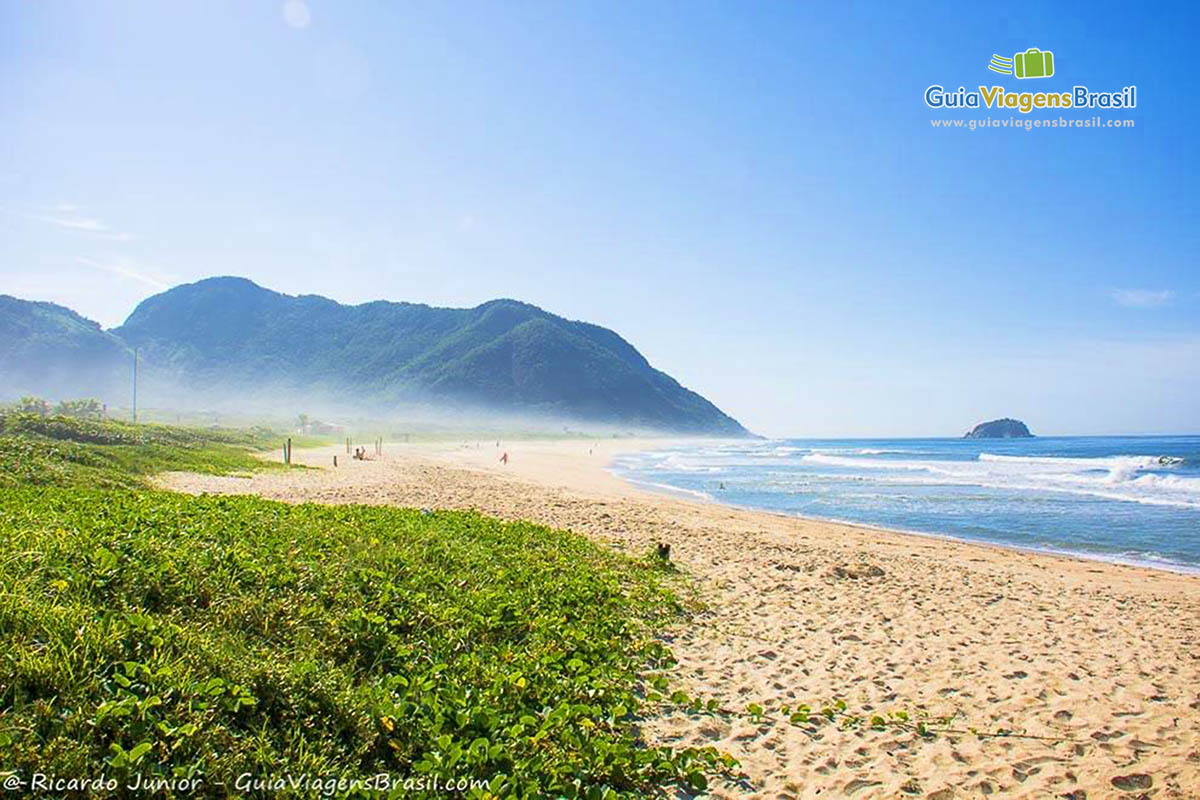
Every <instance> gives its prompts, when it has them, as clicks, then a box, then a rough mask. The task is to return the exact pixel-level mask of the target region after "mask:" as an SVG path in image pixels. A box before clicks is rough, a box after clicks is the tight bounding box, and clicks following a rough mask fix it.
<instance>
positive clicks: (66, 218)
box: [30, 203, 137, 242]
mask: <svg viewBox="0 0 1200 800" xmlns="http://www.w3.org/2000/svg"><path fill="white" fill-rule="evenodd" d="M54 211H55V213H54V214H51V215H46V214H40V215H39V214H33V215H30V218H31V219H36V220H40V221H41V222H49V223H50V224H52V225H57V226H58V227H60V228H66V229H67V230H70V231H79V232H81V233H89V234H94V235H95V236H96V238H98V239H105V240H107V241H110V242H132V241H133V240H134V239H136V238H137V237H136V236H134V235H133V234H132V233H126V232H124V231H114V230H113V229H112V228H110V227H109V226H108V225H106V224H105V223H104V222H102V221H100V220H98V219H96V218H95V217H87V216H83V215H82V214H81V213H79V206H76V205H73V204H71V203H59V204H58V205H57V206H55V208H54Z"/></svg>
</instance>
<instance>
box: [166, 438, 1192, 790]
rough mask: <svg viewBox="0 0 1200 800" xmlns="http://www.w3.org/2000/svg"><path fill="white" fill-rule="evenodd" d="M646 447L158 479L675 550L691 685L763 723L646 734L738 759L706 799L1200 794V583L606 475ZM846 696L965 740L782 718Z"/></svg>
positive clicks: (687, 719)
mask: <svg viewBox="0 0 1200 800" xmlns="http://www.w3.org/2000/svg"><path fill="white" fill-rule="evenodd" d="M654 444H655V442H653V441H629V440H620V441H601V442H598V443H596V442H591V441H518V442H503V443H501V446H500V447H499V448H498V447H497V443H496V442H495V440H491V441H483V442H479V443H476V442H475V441H474V440H472V441H470V442H466V443H464V442H455V443H442V444H403V445H402V444H391V443H389V444H387V445H385V448H384V456H383V457H382V458H379V459H376V460H371V461H354V460H351V459H350V458H349V457H348V456H347V455H346V454H345V451H344V448H342V447H331V448H325V449H317V450H307V451H299V450H297V451H296V452H295V454H294V456H293V460H294V461H295V462H297V463H301V464H304V465H307V466H311V467H315V469H310V470H293V471H289V472H286V473H285V472H270V473H262V474H257V475H254V476H252V477H213V476H199V475H190V474H168V475H164V476H162V477H161V478H160V482H161V484H162V485H164V486H166V487H169V488H172V489H176V490H181V491H187V492H210V493H254V494H259V495H262V496H264V497H268V498H275V499H280V500H286V501H291V502H300V501H314V502H321V503H371V504H390V505H403V506H416V507H440V508H476V509H479V510H480V511H483V512H485V513H488V514H493V515H496V516H500V517H504V518H514V519H515V518H521V519H530V520H534V521H537V522H541V523H544V524H547V525H552V526H556V527H560V528H567V529H570V530H574V531H577V532H579V533H581V534H584V535H587V536H589V537H592V538H594V539H596V540H599V541H603V542H605V543H608V544H610V545H612V546H614V547H618V548H623V549H625V550H626V551H629V552H634V553H644V552H646V551H647V550H649V549H650V548H651V547H653V545H654V543H656V542H660V541H661V542H669V543H670V545H671V554H672V558H673V560H674V561H675V563H676V564H677V565H678V566H679V567H680V569H681V570H683V571H684V572H685V573H687V574H688V575H690V576H691V577H692V578H693V579H694V582H695V585H696V588H697V592H698V596H699V597H698V599H699V600H700V602H701V603H702V604H703V610H702V611H701V612H699V613H698V614H697V615H696V616H695V618H694V619H693V620H692V621H691V622H689V623H688V624H687V625H686V626H681V627H679V628H678V629H675V630H673V631H671V632H670V635H669V638H670V646H671V647H672V649H673V650H674V652H675V655H676V656H677V657H678V659H679V662H680V663H679V666H678V668H677V669H676V681H677V685H678V686H679V687H680V688H682V689H683V690H684V691H686V692H688V693H689V694H693V695H698V696H701V697H704V698H709V697H714V698H717V699H719V700H720V701H721V703H722V704H723V706H726V707H728V708H731V709H745V708H746V706H747V705H748V704H751V703H757V704H760V705H762V706H763V707H764V708H765V709H766V711H767V713H768V714H769V715H771V716H770V718H768V719H765V720H763V721H761V722H755V721H754V720H752V719H751V718H749V717H748V716H734V717H722V716H715V717H714V716H706V715H687V714H682V713H677V714H672V715H670V716H666V717H661V718H656V719H652V720H648V721H647V723H646V725H645V729H644V730H645V734H646V736H647V737H649V738H652V739H654V740H656V741H660V742H663V743H669V744H673V745H679V746H687V745H714V746H716V747H718V748H720V749H722V750H725V751H727V752H729V753H731V754H732V755H733V756H735V757H736V758H737V759H738V760H739V761H740V762H741V765H742V767H741V768H742V770H743V772H744V773H745V777H744V778H743V779H742V780H740V781H737V782H731V783H726V784H722V785H718V786H714V787H713V792H712V794H713V796H717V797H761V798H798V797H855V798H895V797H922V798H930V799H931V800H949V799H950V798H958V797H985V796H992V797H1004V798H1057V797H1062V798H1072V799H1074V800H1082V798H1092V799H1093V800H1094V799H1095V798H1109V797H1129V798H1133V797H1153V798H1197V797H1200V577H1195V576H1190V575H1182V574H1174V573H1169V572H1162V571H1155V570H1150V569H1145V568H1139V567H1130V566H1122V565H1114V564H1107V563H1100V562H1093V561H1085V560H1079V559H1072V558H1067V557H1059V556H1052V555H1045V554H1037V553H1027V552H1020V551H1015V550H1008V549H1004V548H1000V547H991V546H986V545H976V544H966V543H961V542H956V541H950V540H941V539H936V538H931V537H922V536H914V535H909V534H901V533H894V532H890V531H885V530H880V529H874V528H868V527H859V526H850V525H842V524H834V523H828V522H822V521H813V520H805V519H797V518H792V517H787V516H783V515H778V514H770V513H764V512H756V511H747V510H740V509H734V508H729V507H724V506H721V505H718V504H714V503H709V502H703V501H698V500H697V501H692V500H687V499H682V498H677V497H673V496H665V495H659V494H654V493H650V492H647V491H644V490H641V489H638V488H636V487H633V486H631V485H629V484H627V483H625V482H624V481H622V480H620V479H619V478H617V477H615V476H613V475H612V474H610V473H609V472H608V471H606V469H605V467H606V465H607V464H608V463H609V461H610V459H611V458H612V457H613V456H614V455H615V454H616V453H618V452H622V451H628V450H630V449H634V448H645V447H652V446H654ZM502 451H507V452H508V453H509V455H510V459H509V463H508V464H501V463H499V456H500V453H501V452H502ZM335 454H336V455H339V466H338V467H337V468H336V469H334V468H333V456H334V455H335ZM834 699H841V700H844V701H845V703H846V707H847V711H848V712H852V713H855V714H863V715H865V716H867V717H870V716H872V715H874V714H881V715H883V714H887V713H888V712H892V711H903V712H906V713H907V714H908V715H909V717H910V718H911V719H914V720H915V719H917V718H920V717H921V716H922V715H927V716H929V717H931V718H936V717H943V716H950V715H953V717H954V719H953V721H952V723H951V725H950V727H952V728H953V729H954V730H955V731H958V732H955V733H939V734H938V735H936V736H935V737H934V738H932V739H922V738H921V737H920V736H918V735H917V734H916V733H915V732H912V731H906V730H901V729H896V728H886V729H884V730H872V729H870V728H869V727H866V728H863V727H859V728H856V729H843V728H842V727H840V726H839V725H837V724H834V723H828V722H824V721H821V722H817V723H812V724H810V725H805V726H795V725H791V724H788V723H787V722H786V721H783V720H781V719H779V716H778V715H777V714H771V712H772V711H773V710H774V709H777V708H778V707H779V706H780V705H783V704H788V705H791V706H795V705H797V704H799V703H808V704H810V705H813V706H818V707H819V706H820V705H822V704H824V703H827V702H829V701H832V700H834ZM971 729H974V730H976V731H978V732H980V733H995V732H1000V731H1012V732H1014V733H1016V734H1020V736H987V735H983V736H980V735H975V734H972V733H971V732H970V730H971Z"/></svg>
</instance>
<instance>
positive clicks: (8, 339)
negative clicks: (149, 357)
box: [0, 295, 132, 397]
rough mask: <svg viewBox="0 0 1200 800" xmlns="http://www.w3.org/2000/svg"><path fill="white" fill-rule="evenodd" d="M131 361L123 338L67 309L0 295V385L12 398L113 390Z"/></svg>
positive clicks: (98, 393) (120, 386) (118, 388)
mask: <svg viewBox="0 0 1200 800" xmlns="http://www.w3.org/2000/svg"><path fill="white" fill-rule="evenodd" d="M131 359H132V354H131V353H130V352H129V350H128V349H127V348H126V347H125V343H124V342H122V341H121V340H120V339H119V338H117V337H116V336H114V335H113V334H111V333H108V332H105V331H104V330H102V329H101V328H100V325H99V323H96V322H92V321H91V320H89V319H85V318H83V317H81V316H79V315H78V314H76V313H75V312H74V311H72V310H71V309H69V308H64V307H63V306H60V305H55V304H54V303H39V302H32V301H29V300H21V299H19V298H16V297H10V296H9V295H0V387H2V388H3V391H4V393H5V394H6V395H8V396H10V397H16V396H19V395H22V394H44V395H49V396H51V397H74V396H77V395H80V394H88V395H95V396H104V395H109V394H115V393H117V392H119V391H121V390H122V389H125V387H127V386H128V380H127V377H126V376H127V375H128V373H129V364H130V363H131ZM80 387H87V388H88V389H89V390H90V391H87V392H81V391H80Z"/></svg>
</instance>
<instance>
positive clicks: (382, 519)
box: [0, 487, 721, 798]
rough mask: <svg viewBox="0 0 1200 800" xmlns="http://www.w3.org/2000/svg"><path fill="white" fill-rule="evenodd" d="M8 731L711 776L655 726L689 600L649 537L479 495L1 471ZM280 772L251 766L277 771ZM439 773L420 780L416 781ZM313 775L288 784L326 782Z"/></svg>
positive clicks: (70, 739)
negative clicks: (288, 489)
mask: <svg viewBox="0 0 1200 800" xmlns="http://www.w3.org/2000/svg"><path fill="white" fill-rule="evenodd" d="M0 537H2V540H3V541H4V542H6V544H7V547H6V554H5V557H4V558H3V559H0V587H3V589H2V590H0V637H3V641H4V642H5V647H4V649H3V651H2V652H0V752H4V753H6V755H5V757H4V758H3V760H2V762H0V763H2V765H3V768H5V769H12V770H16V771H17V772H19V773H21V774H23V775H28V774H29V773H31V772H32V771H34V770H37V771H40V772H45V773H56V774H59V775H93V774H101V773H103V774H107V775H110V776H114V777H117V778H120V779H121V780H122V781H124V780H126V779H128V778H129V776H131V775H133V774H140V775H142V776H143V778H145V777H146V776H164V777H169V776H175V777H180V776H190V777H195V778H198V779H199V780H200V781H201V786H200V789H199V790H198V792H195V793H193V795H194V796H212V797H219V796H225V795H226V794H228V793H231V792H232V789H233V787H234V783H235V781H236V776H238V775H239V774H242V773H253V774H256V775H282V774H288V773H291V774H297V775H298V774H308V775H324V776H347V777H358V776H366V775H372V774H375V773H378V772H388V773H392V774H393V775H398V776H410V777H416V776H430V775H438V776H440V777H441V778H443V779H448V778H454V777H473V778H476V779H480V780H483V781H486V782H487V783H486V786H487V789H486V791H485V790H484V789H482V788H479V787H476V788H475V789H474V790H472V792H471V793H470V796H476V797H480V796H487V795H488V794H493V795H498V796H504V797H524V796H563V797H588V798H591V797H614V796H626V797H642V796H647V795H650V794H653V793H656V792H657V791H658V790H661V789H662V788H663V787H667V786H670V785H682V786H685V787H692V788H699V787H701V786H703V785H704V783H705V777H704V775H705V773H706V772H711V771H713V770H715V769H718V768H719V767H720V763H721V762H720V760H719V758H718V756H717V754H716V753H715V751H712V750H704V751H692V750H685V751H672V750H669V749H666V748H656V747H650V746H646V745H645V744H644V743H642V742H639V740H638V738H637V734H636V729H635V726H634V723H635V721H636V720H637V719H638V717H639V715H640V714H641V713H642V707H643V701H642V700H641V698H640V696H639V691H638V687H639V675H640V674H642V673H643V671H644V670H646V669H648V668H654V667H661V666H666V665H668V664H669V663H670V654H669V653H668V651H667V650H666V649H665V648H664V647H663V646H662V645H661V644H660V643H659V642H658V641H656V640H655V639H654V637H653V635H652V634H653V630H654V629H655V627H656V626H658V625H660V624H662V623H663V622H664V621H665V620H667V619H670V618H672V617H673V616H675V615H677V614H678V613H679V610H678V605H677V604H676V602H675V600H674V599H673V597H672V595H671V593H670V591H669V590H668V588H667V587H665V586H664V585H663V583H662V581H663V580H667V579H669V578H665V577H664V576H663V574H662V573H661V572H660V571H658V570H657V568H656V567H655V566H654V565H652V564H650V563H649V562H642V561H634V560H631V559H628V558H626V557H623V556H620V555H618V554H615V553H612V552H609V551H607V550H604V549H602V548H600V547H598V546H595V545H593V544H591V543H589V542H588V541H587V540H585V539H583V538H582V537H580V536H577V535H574V534H570V533H566V532H562V531H554V530H550V529H547V528H543V527H539V526H536V525H533V524H528V523H504V522H500V521H497V520H494V519H489V518H486V517H482V516H479V515H476V514H473V513H461V512H437V513H423V512H420V511H413V510H403V509H390V508H368V507H362V506H318V505H302V506H289V505H286V504H282V503H276V502H269V501H265V500H261V499H257V498H249V497H244V498H215V497H198V498H197V497H186V496H180V495H175V494H170V493H165V492H148V491H110V492H99V491H92V490H81V489H60V488H51V489H40V488H30V487H23V488H19V489H0ZM268 793H269V792H266V791H253V790H252V791H249V792H248V794H251V795H255V796H258V795H265V794H268ZM421 794H423V793H422V792H420V791H413V792H409V793H403V792H402V793H401V796H415V795H421ZM304 795H305V793H304V792H302V791H296V792H289V791H287V790H285V791H283V792H282V793H277V794H273V796H285V797H286V796H304Z"/></svg>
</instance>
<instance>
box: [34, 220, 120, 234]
mask: <svg viewBox="0 0 1200 800" xmlns="http://www.w3.org/2000/svg"><path fill="white" fill-rule="evenodd" d="M38 219H40V220H42V221H43V222H52V223H54V224H55V225H58V226H59V227H62V228H70V229H71V230H73V231H90V232H92V233H100V232H103V231H107V230H108V226H107V225H105V224H104V223H103V222H101V221H100V220H98V219H91V218H89V217H38Z"/></svg>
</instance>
